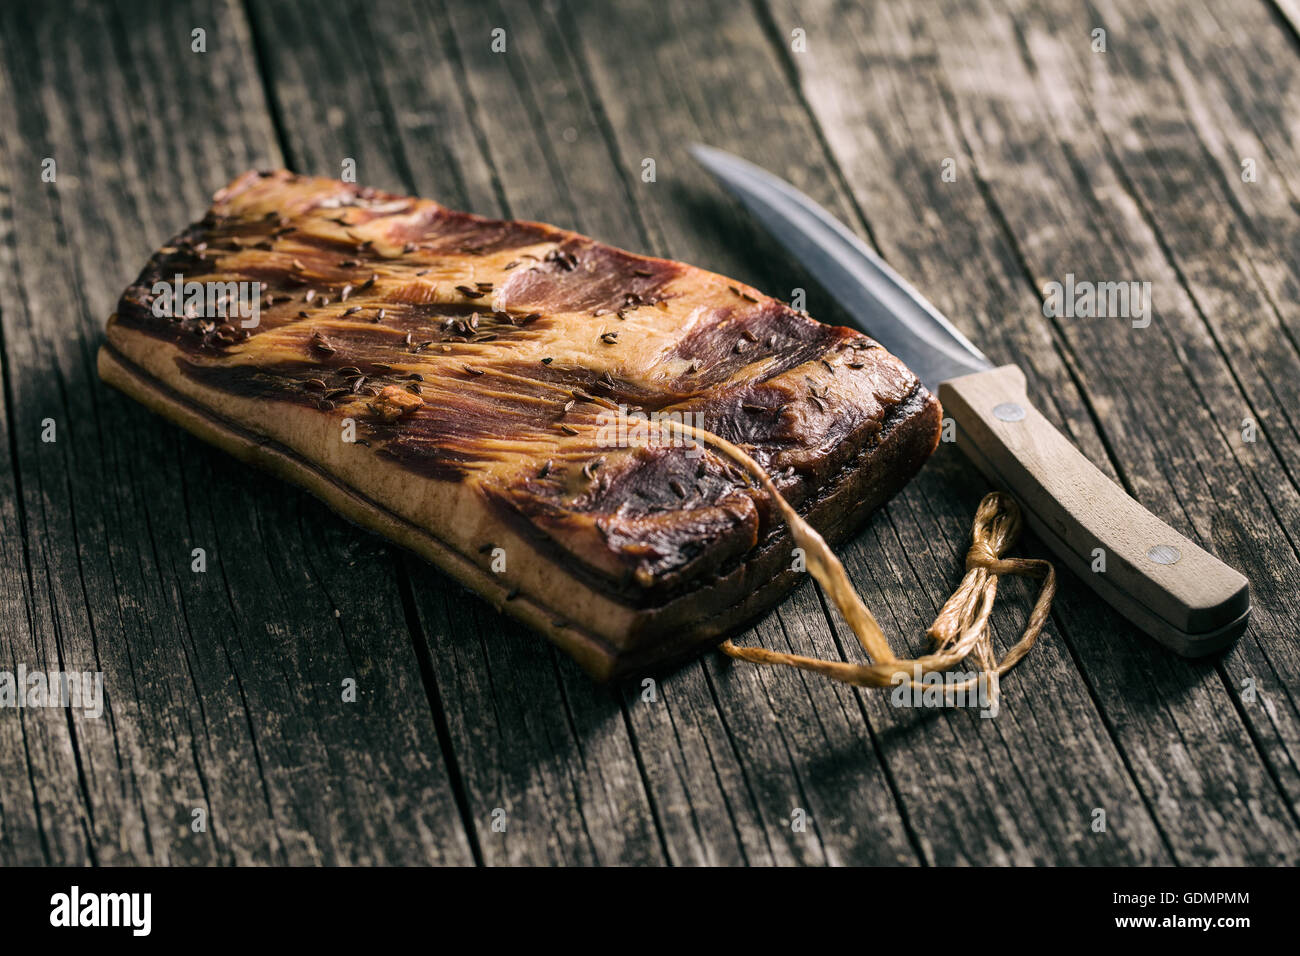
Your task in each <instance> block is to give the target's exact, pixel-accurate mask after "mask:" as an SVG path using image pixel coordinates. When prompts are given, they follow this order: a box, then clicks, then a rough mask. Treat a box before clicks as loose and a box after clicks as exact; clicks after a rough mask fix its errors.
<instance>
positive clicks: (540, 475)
mask: <svg viewBox="0 0 1300 956" xmlns="http://www.w3.org/2000/svg"><path fill="white" fill-rule="evenodd" d="M552 464H553V462H552V461H551V459H549V458H548V459H546V463H545V464H544V465H542V470H541V471H539V472H538V473H537V477H538V478H545V477H546V476H547V475H549V474H550V473H551V465H552Z"/></svg>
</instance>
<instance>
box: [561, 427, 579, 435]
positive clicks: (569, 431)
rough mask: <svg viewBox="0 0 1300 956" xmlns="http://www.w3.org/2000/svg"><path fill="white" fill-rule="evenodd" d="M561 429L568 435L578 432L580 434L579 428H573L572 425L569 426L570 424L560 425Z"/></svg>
mask: <svg viewBox="0 0 1300 956" xmlns="http://www.w3.org/2000/svg"><path fill="white" fill-rule="evenodd" d="M560 431H562V432H564V434H566V435H576V434H578V430H577V429H576V428H571V427H570V426H568V425H561V426H560Z"/></svg>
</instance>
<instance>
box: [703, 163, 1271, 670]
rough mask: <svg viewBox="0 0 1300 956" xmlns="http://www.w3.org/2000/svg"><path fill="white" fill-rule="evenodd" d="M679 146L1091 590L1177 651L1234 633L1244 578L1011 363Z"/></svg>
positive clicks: (838, 231)
mask: <svg viewBox="0 0 1300 956" xmlns="http://www.w3.org/2000/svg"><path fill="white" fill-rule="evenodd" d="M691 153H692V154H693V155H694V156H695V158H696V160H698V161H699V163H700V164H701V165H702V166H704V168H705V169H707V170H708V171H709V172H710V173H712V174H713V176H715V177H716V178H717V179H718V181H719V182H721V183H722V185H723V186H724V187H725V188H726V189H727V190H728V191H729V192H731V193H732V194H733V195H734V196H735V197H736V198H737V199H739V200H740V202H741V204H742V205H743V206H744V207H745V208H746V209H747V210H748V211H749V212H750V213H751V214H752V215H753V216H754V218H756V219H757V220H758V221H759V222H760V223H761V224H762V225H763V227H764V228H765V229H767V230H768V231H769V232H771V233H772V235H773V236H774V237H775V238H776V239H777V241H779V242H780V243H781V244H782V245H783V246H784V247H785V248H786V249H788V250H789V251H790V252H791V253H792V254H793V255H794V257H795V258H796V259H798V260H799V261H800V262H801V263H802V264H803V266H804V268H806V269H807V270H808V272H809V273H810V274H811V275H812V276H813V278H815V279H816V280H817V281H818V282H819V283H820V284H821V285H822V287H823V288H825V289H826V291H827V292H829V293H830V294H831V295H832V296H834V297H835V299H836V301H838V302H839V304H840V305H841V306H843V307H844V309H845V311H846V312H847V313H848V314H849V315H850V316H852V317H854V318H855V319H857V320H858V321H859V322H860V323H861V325H862V328H863V331H865V332H867V333H868V334H869V335H871V336H872V337H873V338H875V339H877V340H878V341H879V342H880V343H881V344H882V345H884V346H885V347H886V348H887V349H889V350H890V351H891V352H893V353H894V354H895V355H897V356H898V357H899V358H900V359H902V360H903V362H905V363H906V364H907V365H908V367H909V368H911V369H912V371H913V372H915V373H916V375H917V376H918V377H919V378H920V379H921V381H922V382H924V383H925V385H926V387H927V388H929V389H930V390H931V391H935V390H936V389H937V391H938V394H939V400H940V401H941V402H942V403H943V407H944V410H945V413H946V414H947V415H949V416H951V417H952V419H953V420H954V422H955V423H956V426H957V429H956V443H957V446H958V447H959V448H961V450H962V451H963V452H964V453H965V454H966V456H967V457H968V458H969V459H970V460H971V461H972V462H973V463H974V464H975V466H976V467H978V468H979V469H980V471H982V472H983V473H984V475H985V476H986V477H987V478H988V479H989V481H990V482H992V483H993V484H994V485H995V486H997V487H999V488H1001V489H1003V490H1006V491H1009V492H1010V493H1011V494H1013V495H1014V496H1015V497H1016V499H1017V500H1018V501H1019V502H1020V505H1021V508H1022V510H1023V511H1024V513H1025V517H1026V519H1027V521H1028V523H1029V525H1030V526H1031V527H1032V528H1033V529H1034V531H1035V532H1037V533H1038V535H1039V537H1040V538H1042V539H1043V541H1044V542H1045V543H1046V544H1047V545H1048V547H1049V548H1051V549H1052V551H1053V552H1055V553H1056V555H1057V556H1058V557H1059V558H1060V559H1061V561H1062V562H1064V563H1065V564H1066V565H1067V566H1068V567H1069V568H1070V569H1071V570H1073V571H1074V572H1075V574H1077V575H1078V576H1079V577H1080V578H1081V579H1082V580H1083V581H1084V582H1086V583H1087V584H1088V585H1090V586H1091V587H1092V588H1093V590H1095V591H1096V592H1097V593H1098V594H1099V595H1101V597H1103V598H1104V599H1105V600H1106V601H1107V602H1109V603H1110V604H1111V605H1112V606H1113V607H1114V608H1115V609H1116V610H1118V611H1119V612H1120V613H1121V614H1123V615H1124V616H1125V617H1127V618H1128V619H1129V620H1130V621H1132V622H1133V623H1134V624H1136V625H1137V626H1138V627H1140V628H1141V629H1142V630H1144V631H1145V632H1146V633H1148V634H1150V635H1151V636H1152V637H1154V638H1155V639H1156V640H1158V641H1160V642H1161V643H1162V644H1164V645H1166V646H1167V647H1170V648H1172V649H1173V650H1174V651H1177V652H1178V653H1179V654H1182V655H1184V656H1186V657H1200V656H1202V655H1205V654H1209V653H1212V652H1214V651H1216V650H1219V649H1220V648H1223V647H1225V646H1227V645H1228V644H1230V643H1231V642H1232V641H1234V640H1236V638H1237V637H1238V636H1240V634H1241V633H1242V632H1243V631H1244V630H1245V628H1246V623H1247V620H1248V618H1249V617H1250V589H1249V585H1248V583H1247V581H1246V579H1245V577H1243V576H1242V575H1241V574H1240V573H1238V572H1237V571H1235V570H1233V569H1232V568H1230V567H1228V565H1226V564H1224V563H1223V562H1222V561H1220V560H1219V559H1218V558H1216V557H1214V556H1213V555H1212V554H1210V553H1208V552H1207V551H1204V550H1202V549H1201V548H1200V547H1198V546H1197V545H1196V544H1194V543H1192V542H1191V541H1189V540H1188V539H1187V538H1185V537H1183V536H1182V535H1181V534H1179V533H1178V532H1177V531H1175V530H1173V529H1172V528H1170V527H1169V526H1168V525H1167V524H1165V523H1164V522H1163V521H1161V520H1160V519H1159V518H1157V517H1156V516H1155V515H1153V514H1151V513H1150V512H1149V511H1147V510H1146V509H1145V508H1143V507H1142V506H1141V505H1140V504H1138V503H1137V502H1136V501H1135V500H1133V499H1132V498H1130V497H1129V496H1128V495H1127V494H1126V493H1125V492H1124V491H1123V489H1121V488H1120V487H1119V486H1118V485H1116V484H1115V483H1114V482H1112V481H1111V480H1110V479H1109V478H1107V477H1106V476H1105V475H1104V474H1102V472H1101V471H1100V470H1099V469H1098V468H1097V467H1096V466H1095V465H1093V464H1092V462H1090V461H1089V460H1088V459H1087V458H1085V457H1084V456H1083V454H1082V453H1081V452H1080V451H1079V450H1078V449H1077V448H1075V447H1074V445H1072V444H1071V443H1070V442H1069V440H1068V439H1066V438H1065V436H1063V435H1062V434H1061V433H1060V432H1058V431H1057V430H1056V429H1055V428H1054V427H1053V426H1052V424H1051V423H1050V422H1049V421H1048V420H1047V419H1046V418H1044V417H1043V416H1042V415H1041V414H1039V412H1038V411H1037V410H1036V409H1035V408H1034V407H1033V405H1031V404H1030V402H1029V399H1028V397H1027V396H1026V394H1025V376H1024V373H1022V372H1021V371H1020V369H1019V368H1018V367H1017V366H1015V365H1002V366H997V367H994V365H993V363H992V362H990V361H989V360H988V359H987V358H986V357H985V356H984V354H983V353H982V352H981V351H980V350H979V349H977V348H976V347H975V346H974V345H972V344H971V343H970V341H969V340H968V339H967V338H966V337H965V336H964V335H962V334H961V332H959V331H958V330H957V329H956V327H955V326H953V324H952V323H951V322H949V321H948V319H946V318H945V317H944V316H943V315H942V314H941V313H940V312H939V310H938V309H936V308H935V307H934V306H933V305H931V304H930V303H929V302H927V301H926V300H925V299H924V298H923V297H922V296H921V294H920V293H919V292H917V291H916V290H915V289H914V288H912V286H910V285H909V284H908V283H907V281H906V280H904V279H903V278H902V276H900V275H899V274H898V273H897V272H895V271H894V270H893V269H892V268H890V266H889V265H888V264H886V263H885V261H884V260H883V259H881V258H880V257H879V256H878V255H876V253H875V252H873V251H872V250H871V249H870V248H869V247H868V246H867V244H866V243H865V242H863V241H862V240H861V239H860V238H858V236H857V235H856V234H854V233H853V232H852V231H851V230H849V229H848V228H847V227H846V226H845V225H844V224H843V223H841V222H839V221H838V220H837V219H835V218H834V217H833V216H832V215H831V214H830V213H828V212H827V211H826V210H825V209H823V208H822V207H821V206H819V205H817V204H816V203H815V202H813V201H812V200H811V199H809V198H808V197H807V196H805V195H804V194H803V193H801V192H799V191H798V190H797V189H795V188H794V187H793V186H791V185H790V184H789V183H787V182H785V181H784V180H782V179H779V178H777V177H776V176H773V175H772V174H771V173H768V172H766V171H765V170H763V169H760V168H759V167H757V166H755V165H754V164H752V163H749V162H746V161H745V160H743V159H740V158H738V157H736V156H733V155H731V154H730V153H726V152H723V151H722V150H718V149H713V148H712V147H708V146H700V145H696V146H693V147H691ZM1099 558H1101V559H1102V560H1098V559H1099ZM1094 568H1104V570H1094Z"/></svg>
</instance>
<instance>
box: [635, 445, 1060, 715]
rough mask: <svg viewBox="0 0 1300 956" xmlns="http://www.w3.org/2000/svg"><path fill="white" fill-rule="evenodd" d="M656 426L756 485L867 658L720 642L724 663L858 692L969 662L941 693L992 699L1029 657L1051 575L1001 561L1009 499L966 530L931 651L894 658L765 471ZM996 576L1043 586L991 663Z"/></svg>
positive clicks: (1014, 527)
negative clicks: (819, 679)
mask: <svg viewBox="0 0 1300 956" xmlns="http://www.w3.org/2000/svg"><path fill="white" fill-rule="evenodd" d="M657 424H658V425H659V426H660V427H661V428H662V427H664V426H668V427H669V428H670V429H671V430H673V431H676V432H678V433H679V434H682V435H685V436H687V437H689V438H693V439H695V440H696V441H698V442H702V443H704V444H706V445H708V446H710V447H712V448H714V449H716V450H717V451H720V452H721V453H722V454H723V455H725V456H726V457H727V458H729V459H731V460H732V461H733V462H735V463H736V464H737V465H740V466H741V467H742V468H744V470H745V472H746V477H747V478H748V479H756V480H757V481H758V484H759V485H760V486H761V487H762V489H763V490H764V491H765V492H766V493H767V495H768V496H769V497H770V498H771V499H772V502H773V503H774V504H775V505H776V507H777V509H778V510H779V511H780V512H781V517H782V518H784V519H785V523H786V525H787V526H788V527H789V529H790V534H791V536H792V537H793V539H794V542H795V544H796V545H797V546H798V547H801V548H803V549H804V553H805V555H806V560H807V562H808V570H809V572H810V573H811V574H812V576H813V577H814V578H815V579H816V580H817V582H818V583H819V584H820V585H821V586H822V588H823V589H824V590H825V591H826V593H827V595H829V596H830V599H831V601H832V602H834V604H835V606H836V607H837V608H839V610H840V613H841V614H842V615H844V619H845V620H846V621H847V622H848V625H849V627H850V628H851V629H852V630H853V634H854V636H856V637H857V639H858V643H859V644H861V645H862V649H863V650H864V651H866V652H867V654H868V656H870V657H871V663H869V664H850V663H847V662H845V661H830V660H823V659H821V658H816V657H805V656H804V655H802V654H786V653H784V652H782V651H769V650H767V649H765V648H761V647H740V646H737V645H736V644H733V643H732V642H731V641H724V642H723V643H722V645H721V647H720V649H721V650H722V651H723V652H724V653H726V654H729V655H730V656H731V657H734V658H738V659H740V660H745V661H750V662H751V663H754V664H783V665H785V666H787V667H797V668H799V669H800V670H806V671H812V672H814V673H817V674H823V675H825V676H826V677H829V678H831V679H832V680H837V681H842V682H843V683H845V684H853V685H856V686H858V687H897V686H900V685H901V686H906V687H909V688H921V689H924V685H922V684H920V683H919V682H918V680H917V678H919V677H923V676H924V675H925V674H926V673H929V672H932V671H945V670H948V669H949V668H951V667H953V666H955V665H957V664H959V663H961V662H962V661H964V660H965V659H966V658H967V657H971V656H973V657H974V659H975V662H976V663H977V664H978V665H979V670H980V674H979V675H977V676H976V677H974V678H971V679H969V680H966V681H963V682H961V683H959V684H954V685H951V686H946V687H945V688H944V689H945V692H946V693H951V694H954V695H956V694H960V693H966V692H968V691H970V690H972V689H973V688H974V687H975V686H976V685H977V683H978V682H979V681H980V680H981V679H983V680H986V681H987V682H988V685H989V687H990V690H991V693H992V695H993V696H994V698H995V699H996V695H997V693H998V679H999V678H1000V677H1001V676H1002V675H1003V674H1005V673H1006V672H1007V671H1009V670H1010V669H1011V668H1012V667H1014V666H1015V665H1016V664H1017V663H1018V662H1019V661H1020V659H1021V658H1023V657H1024V656H1025V655H1026V654H1028V653H1029V650H1030V648H1032V647H1033V646H1034V643H1035V642H1036V641H1037V640H1038V635H1039V633H1040V632H1041V631H1042V629H1043V624H1044V623H1046V621H1047V615H1048V613H1049V612H1050V611H1051V607H1052V598H1053V596H1054V595H1055V594H1056V569H1055V568H1054V567H1053V566H1052V564H1051V562H1048V561H1042V560H1038V559H1035V558H1004V557H1003V555H1004V554H1005V553H1006V551H1007V550H1008V549H1009V548H1010V547H1011V545H1012V544H1014V543H1015V541H1016V539H1017V538H1018V537H1019V535H1020V528H1021V515H1020V507H1019V505H1017V504H1016V502H1015V500H1014V499H1012V498H1011V497H1009V496H1007V495H1003V494H999V493H998V492H993V493H991V494H988V495H986V496H985V497H984V499H983V500H982V501H981V502H980V504H979V508H978V509H976V512H975V523H974V525H973V527H972V529H971V546H970V550H969V551H968V552H967V553H966V574H965V576H964V577H963V578H962V581H961V584H960V585H959V586H958V588H957V590H956V591H955V592H953V595H952V596H951V597H950V598H948V600H947V601H946V602H945V603H944V606H943V607H942V608H941V609H940V611H939V615H938V617H936V618H935V619H934V623H933V624H931V625H930V629H929V631H928V632H927V634H928V636H929V637H930V639H931V640H932V641H933V642H934V649H933V650H932V651H931V652H930V653H929V654H924V655H922V656H921V657H917V658H915V659H902V658H899V657H897V656H895V654H894V652H893V649H892V648H891V647H890V646H889V641H888V640H887V639H886V637H885V634H884V632H883V631H882V630H881V629H880V625H879V624H878V623H877V622H876V618H875V616H874V615H873V614H872V613H871V611H870V610H868V609H867V606H866V605H865V604H863V603H862V599H861V598H860V597H858V593H857V591H855V590H854V589H853V585H852V583H851V582H850V581H849V576H848V574H846V573H845V571H844V565H843V564H841V563H840V559H839V558H837V557H836V556H835V554H834V552H832V551H831V549H830V546H829V545H827V544H826V542H825V540H824V539H823V538H822V536H821V535H820V534H818V533H817V531H816V530H815V529H814V528H813V527H812V526H811V525H809V524H808V522H806V521H804V520H803V518H801V517H800V516H799V514H798V512H796V511H795V510H794V509H793V508H792V507H790V504H789V503H788V502H787V501H786V500H785V498H784V497H782V495H781V493H780V492H779V491H777V490H776V486H775V485H773V484H772V480H771V479H770V478H769V477H768V476H767V472H766V471H765V470H764V469H763V468H762V466H760V465H759V464H758V462H756V461H754V459H752V458H750V457H749V455H747V454H746V453H745V452H743V451H742V450H741V449H739V448H737V447H736V446H735V445H733V444H731V442H729V441H727V440H726V439H724V438H719V437H718V436H717V435H714V434H713V433H712V432H707V431H703V430H701V429H698V428H695V427H693V426H691V425H686V424H684V423H679V422H676V421H673V420H671V419H669V420H660V421H659V422H657ZM1003 574H1014V575H1021V576H1024V577H1030V578H1041V579H1042V581H1043V585H1042V587H1041V588H1040V589H1039V592H1038V599H1037V600H1036V601H1035V602H1034V607H1033V610H1032V611H1031V612H1030V614H1029V620H1028V621H1026V623H1025V628H1024V631H1023V632H1022V633H1021V635H1020V640H1019V641H1017V642H1016V644H1015V646H1014V647H1012V648H1011V650H1010V651H1008V652H1007V654H1006V656H1005V657H1003V658H1002V660H1000V661H999V660H997V658H996V656H995V654H994V651H993V639H992V636H991V635H990V634H989V632H988V621H989V615H990V613H991V612H992V611H993V602H994V599H995V598H996V596H997V590H998V577H999V576H1001V575H1003Z"/></svg>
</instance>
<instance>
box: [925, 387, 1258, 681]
mask: <svg viewBox="0 0 1300 956" xmlns="http://www.w3.org/2000/svg"><path fill="white" fill-rule="evenodd" d="M939 400H940V401H941V402H942V403H943V407H944V409H945V410H946V412H947V414H948V415H951V416H952V418H953V420H954V421H955V422H956V424H957V447H959V448H961V449H962V451H964V452H965V454H966V455H967V457H969V458H970V459H971V460H972V461H973V462H974V463H975V465H976V466H978V467H979V469H980V470H981V471H982V472H984V474H985V475H986V476H987V477H988V479H989V480H990V481H991V482H993V484H994V485H996V486H998V487H999V488H1001V489H1002V490H1005V491H1008V492H1010V493H1011V494H1012V495H1014V496H1015V498H1016V499H1017V500H1018V501H1019V502H1020V505H1021V507H1022V509H1023V511H1024V512H1025V518H1026V520H1027V521H1028V523H1029V525H1030V526H1031V527H1032V528H1033V529H1034V531H1036V532H1037V533H1038V535H1039V536H1040V537H1041V538H1042V539H1043V540H1044V542H1045V543H1046V544H1047V545H1048V546H1049V547H1050V548H1051V549H1052V550H1053V551H1054V552H1055V553H1056V554H1057V556H1058V557H1059V558H1060V559H1061V560H1062V562H1063V563H1064V564H1066V565H1067V566H1068V567H1069V568H1070V569H1071V570H1073V571H1074V572H1075V574H1077V575H1078V576H1079V577H1080V578H1082V579H1083V581H1084V582H1086V583H1087V584H1088V585H1090V586H1091V587H1092V588H1093V589H1094V590H1095V591H1096V592H1097V593H1098V594H1100V595H1101V596H1102V597H1103V598H1105V599H1106V601H1108V602H1109V603H1110V604H1111V605H1112V606H1113V607H1114V608H1115V609H1116V610H1118V611H1119V612H1120V613H1121V614H1123V615H1124V616H1125V617H1127V618H1128V619H1129V620H1131V621H1133V622H1134V623H1135V624H1137V625H1138V626H1139V627H1141V628H1142V629H1143V630H1144V631H1146V632H1147V633H1148V634H1150V635H1151V636H1152V637H1154V638H1155V639H1156V640H1158V641H1160V643H1162V644H1164V645H1166V646H1167V647H1170V648H1172V649H1173V650H1175V651H1177V652H1178V653H1179V654H1182V655H1183V656H1185V657H1199V656H1201V655H1204V654H1209V653H1212V652H1213V651H1216V650H1218V649H1220V648H1222V647H1225V646H1226V645H1228V644H1230V643H1231V642H1232V641H1234V640H1235V639H1236V638H1237V637H1238V636H1239V635H1240V634H1241V633H1242V631H1244V630H1245V628H1246V621H1247V619H1248V618H1249V616H1250V590H1249V584H1248V583H1247V581H1246V579H1245V577H1243V576H1242V575H1241V574H1240V573H1238V572H1237V571H1235V570H1233V569H1232V568H1230V567H1228V566H1227V565H1226V564H1224V563H1223V562H1222V561H1220V560H1219V559H1218V558H1216V557H1214V555H1212V554H1210V553H1209V552H1207V551H1204V550H1202V549H1201V548H1199V547H1197V546H1196V545H1195V544H1193V543H1192V542H1191V541H1189V540H1188V539H1187V538H1185V537H1183V536H1182V535H1181V534H1179V533H1178V532H1177V531H1175V530H1174V529H1173V528H1171V527H1169V526H1168V525H1167V524H1165V523H1164V522H1163V521H1161V520H1160V519H1159V518H1157V517H1156V516H1155V515H1153V514H1151V512H1149V511H1147V510H1146V509H1145V508H1143V507H1142V506H1141V505H1140V504H1138V503H1137V502H1136V501H1134V500H1133V499H1132V498H1130V497H1129V496H1128V495H1127V494H1125V492H1124V491H1123V489H1121V488H1120V487H1119V486H1118V485H1116V484H1115V483H1114V482H1112V481H1111V480H1110V479H1109V478H1107V477H1106V476H1105V475H1104V474H1102V473H1101V471H1100V470H1099V469H1098V468H1097V467H1096V466H1095V465H1093V464H1092V462H1090V461H1089V460H1088V459H1087V458H1085V457H1084V456H1083V454H1082V453H1081V452H1080V451H1079V450H1078V449H1077V448H1075V447H1074V445H1073V444H1071V442H1070V441H1069V440H1068V439H1067V438H1066V437H1065V436H1064V435H1062V434H1061V433H1060V432H1058V431H1057V430H1056V429H1055V428H1053V427H1052V424H1051V423H1050V422H1049V421H1048V420H1047V419H1045V418H1044V417H1043V416H1042V415H1041V414H1039V412H1038V411H1037V410H1036V409H1035V408H1034V407H1033V406H1032V405H1030V404H1029V401H1028V399H1027V398H1026V397H1025V376H1024V373H1023V372H1021V371H1020V369H1019V368H1017V367H1016V366H1014V365H1004V366H1002V367H1001V368H995V369H991V370H990V371H987V372H977V373H975V374H973V375H964V376H962V377H961V378H956V379H952V380H950V381H947V382H944V383H943V384H942V385H940V386H939ZM1102 569H1104V570H1102Z"/></svg>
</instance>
